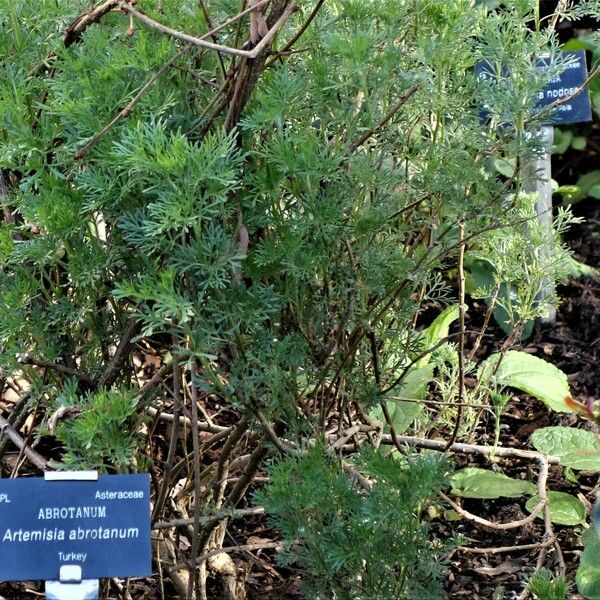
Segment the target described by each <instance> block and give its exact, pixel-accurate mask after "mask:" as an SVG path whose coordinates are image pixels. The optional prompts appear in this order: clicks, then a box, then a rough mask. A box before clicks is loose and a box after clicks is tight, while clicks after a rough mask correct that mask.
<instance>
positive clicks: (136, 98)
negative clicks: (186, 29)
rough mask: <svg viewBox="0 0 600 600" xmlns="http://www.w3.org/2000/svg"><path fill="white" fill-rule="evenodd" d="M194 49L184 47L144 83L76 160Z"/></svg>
mask: <svg viewBox="0 0 600 600" xmlns="http://www.w3.org/2000/svg"><path fill="white" fill-rule="evenodd" d="M191 48H192V45H191V44H188V45H187V46H184V47H183V48H182V49H181V50H179V51H177V52H175V54H173V56H171V58H169V60H168V61H167V62H166V63H165V64H164V65H163V66H162V67H161V68H160V69H159V70H158V71H156V73H154V74H153V75H152V77H150V79H148V81H146V83H144V85H143V86H142V87H141V88H140V90H139V92H138V93H137V94H136V95H135V96H134V97H133V98H132V99H131V100H130V101H129V103H128V104H127V106H126V107H125V108H124V109H123V110H120V111H119V112H118V113H117V114H116V115H115V116H114V117H113V119H112V120H111V121H109V122H108V123H107V124H106V125H105V126H104V127H103V128H102V129H101V130H100V131H99V132H98V133H96V134H95V135H94V136H93V137H92V138H91V139H90V140H89V141H88V142H87V143H86V144H85V146H83V147H82V148H80V149H79V150H77V151H76V152H75V155H74V156H75V160H80V159H82V158H83V157H84V156H85V155H86V154H87V153H88V152H89V151H90V150H91V149H92V148H94V147H95V146H96V145H97V144H98V142H100V141H101V140H102V138H103V137H104V136H105V135H106V134H107V133H108V132H109V131H110V130H111V129H112V128H113V127H114V126H115V125H116V124H117V123H118V122H119V121H120V120H121V119H124V118H126V117H128V116H129V115H130V114H131V111H132V110H133V109H134V108H135V106H136V104H137V103H138V102H139V101H140V100H141V99H142V97H143V95H144V94H145V93H146V92H147V91H148V89H149V88H150V87H151V86H152V85H154V84H155V83H156V82H157V81H158V79H159V78H160V77H161V75H162V74H163V73H165V71H167V70H168V69H169V68H170V67H171V66H172V65H173V63H174V62H175V61H176V60H177V59H178V58H180V57H181V56H182V55H183V54H185V53H186V52H188V50H190V49H191Z"/></svg>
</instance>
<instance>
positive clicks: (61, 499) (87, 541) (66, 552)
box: [0, 474, 152, 581]
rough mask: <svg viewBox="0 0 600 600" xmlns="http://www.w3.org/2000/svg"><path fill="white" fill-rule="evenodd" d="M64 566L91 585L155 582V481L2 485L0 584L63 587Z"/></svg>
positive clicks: (36, 480) (31, 480)
mask: <svg viewBox="0 0 600 600" xmlns="http://www.w3.org/2000/svg"><path fill="white" fill-rule="evenodd" d="M63 565H79V566H81V569H82V575H83V578H84V579H100V578H102V577H132V576H147V575H151V573H152V565H151V548H150V476H149V475H147V474H144V475H100V476H99V477H98V479H97V480H96V481H45V480H44V479H43V478H41V477H25V478H22V479H0V580H1V581H19V580H21V581H23V580H34V579H44V580H56V579H58V577H59V571H60V567H61V566H63Z"/></svg>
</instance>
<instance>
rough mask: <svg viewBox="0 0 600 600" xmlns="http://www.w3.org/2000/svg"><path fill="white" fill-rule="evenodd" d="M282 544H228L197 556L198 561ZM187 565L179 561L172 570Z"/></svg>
mask: <svg viewBox="0 0 600 600" xmlns="http://www.w3.org/2000/svg"><path fill="white" fill-rule="evenodd" d="M282 547H283V544H282V543H281V542H264V543H260V544H242V545H240V546H229V547H228V548H215V550H211V551H210V552H206V553H205V554H203V555H202V556H199V557H198V562H204V561H206V560H208V559H209V558H211V557H213V556H217V555H218V554H231V553H232V552H242V551H243V552H247V551H249V550H276V549H279V548H282ZM186 566H187V565H186V564H184V563H179V564H176V565H175V566H173V567H172V568H173V569H174V570H179V569H183V568H185V567H186Z"/></svg>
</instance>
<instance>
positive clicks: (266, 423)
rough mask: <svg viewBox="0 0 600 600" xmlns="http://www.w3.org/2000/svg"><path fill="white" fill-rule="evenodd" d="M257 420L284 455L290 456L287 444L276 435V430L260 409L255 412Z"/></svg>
mask: <svg viewBox="0 0 600 600" xmlns="http://www.w3.org/2000/svg"><path fill="white" fill-rule="evenodd" d="M254 414H255V415H256V418H257V419H258V421H259V423H260V424H261V426H262V428H263V429H264V430H265V433H266V434H267V435H268V436H269V439H270V440H271V441H272V442H273V444H274V446H275V447H276V448H277V450H279V452H281V453H282V454H289V453H290V448H288V447H287V446H286V445H285V443H284V442H283V441H282V440H281V439H279V436H278V435H277V434H276V433H275V430H274V429H273V427H272V426H271V424H270V423H269V421H268V420H267V418H266V417H265V415H264V414H263V413H262V412H261V410H260V409H257V410H255V411H254Z"/></svg>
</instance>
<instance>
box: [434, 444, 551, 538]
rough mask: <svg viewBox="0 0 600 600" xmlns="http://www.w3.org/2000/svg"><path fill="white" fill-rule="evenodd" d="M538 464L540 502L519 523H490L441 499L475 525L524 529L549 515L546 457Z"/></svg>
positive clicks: (444, 498) (443, 497)
mask: <svg viewBox="0 0 600 600" xmlns="http://www.w3.org/2000/svg"><path fill="white" fill-rule="evenodd" d="M538 462H539V465H540V472H539V475H538V483H537V490H538V497H539V501H538V503H537V505H536V506H535V508H534V509H533V510H532V511H531V514H530V515H529V516H527V517H525V518H523V519H519V520H518V521H510V522H508V523H495V522H494V521H489V520H488V519H484V518H482V517H479V516H477V515H474V514H473V513H471V512H469V511H468V510H465V509H464V508H462V506H459V505H458V504H456V502H454V501H453V500H451V499H450V498H448V496H446V495H445V494H443V493H441V492H440V497H441V498H442V499H443V500H444V501H445V502H447V503H448V504H449V505H450V506H451V507H452V508H453V509H454V510H455V511H456V512H457V513H458V514H459V515H461V516H462V517H464V518H465V519H468V520H469V521H474V522H475V523H479V524H480V525H483V526H484V527H488V528H489V529H495V530H499V531H505V530H507V529H516V528H517V527H523V526H525V525H528V524H529V523H531V522H532V521H533V520H534V519H535V518H536V517H537V516H538V515H539V514H540V513H541V512H542V511H544V518H546V516H545V515H546V513H549V509H548V496H547V493H546V483H547V481H548V461H547V460H546V458H545V457H544V456H539V457H538ZM551 533H552V535H554V534H553V532H552V531H551ZM546 537H548V536H546Z"/></svg>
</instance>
